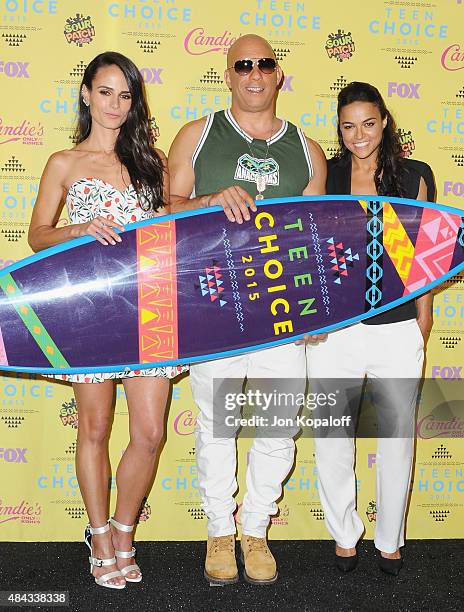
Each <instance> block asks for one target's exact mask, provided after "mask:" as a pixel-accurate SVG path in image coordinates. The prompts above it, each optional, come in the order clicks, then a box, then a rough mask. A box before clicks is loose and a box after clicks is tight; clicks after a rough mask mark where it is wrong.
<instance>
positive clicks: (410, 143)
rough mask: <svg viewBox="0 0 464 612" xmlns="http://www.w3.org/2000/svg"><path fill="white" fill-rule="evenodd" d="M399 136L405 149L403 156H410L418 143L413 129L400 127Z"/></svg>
mask: <svg viewBox="0 0 464 612" xmlns="http://www.w3.org/2000/svg"><path fill="white" fill-rule="evenodd" d="M398 136H399V139H400V144H401V148H402V150H403V156H404V157H409V156H410V155H412V152H413V151H414V149H415V148H416V143H415V142H414V138H413V136H412V132H411V130H408V131H406V130H403V129H401V128H398Z"/></svg>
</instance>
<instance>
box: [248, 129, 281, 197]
mask: <svg viewBox="0 0 464 612" xmlns="http://www.w3.org/2000/svg"><path fill="white" fill-rule="evenodd" d="M273 131H274V127H273V126H271V133H270V134H269V138H268V139H267V140H266V151H265V153H264V158H260V157H258V156H257V155H256V154H255V152H254V151H253V149H252V147H251V144H250V143H249V142H248V138H245V142H246V143H247V146H248V149H249V151H250V154H251V157H252V158H253V159H254V160H256V161H257V162H258V163H259V162H263V164H262V165H258V166H257V167H256V172H255V173H254V175H253V179H254V181H255V183H256V190H257V191H258V194H257V195H256V198H255V200H264V196H263V192H264V191H266V175H265V173H264V169H263V165H264V163H265V162H266V160H267V156H268V155H269V141H270V140H271V138H272V133H273Z"/></svg>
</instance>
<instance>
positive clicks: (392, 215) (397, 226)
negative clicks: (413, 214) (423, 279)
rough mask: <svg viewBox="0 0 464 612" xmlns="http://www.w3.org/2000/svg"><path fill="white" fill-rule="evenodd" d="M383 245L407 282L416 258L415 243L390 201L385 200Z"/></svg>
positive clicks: (404, 281) (402, 278)
mask: <svg viewBox="0 0 464 612" xmlns="http://www.w3.org/2000/svg"><path fill="white" fill-rule="evenodd" d="M383 246H384V247H385V250H386V251H387V253H388V255H389V257H390V259H391V260H392V262H393V264H394V266H395V268H396V271H397V272H398V275H399V277H400V278H401V280H402V281H403V283H404V284H406V281H407V280H408V276H409V272H410V270H411V263H412V260H413V259H414V245H413V243H412V242H411V240H410V238H409V236H408V234H407V233H406V230H405V229H404V227H403V224H402V223H401V221H400V219H399V217H398V215H397V214H396V212H395V210H394V208H393V206H392V205H391V204H390V203H389V202H385V205H384V207H383Z"/></svg>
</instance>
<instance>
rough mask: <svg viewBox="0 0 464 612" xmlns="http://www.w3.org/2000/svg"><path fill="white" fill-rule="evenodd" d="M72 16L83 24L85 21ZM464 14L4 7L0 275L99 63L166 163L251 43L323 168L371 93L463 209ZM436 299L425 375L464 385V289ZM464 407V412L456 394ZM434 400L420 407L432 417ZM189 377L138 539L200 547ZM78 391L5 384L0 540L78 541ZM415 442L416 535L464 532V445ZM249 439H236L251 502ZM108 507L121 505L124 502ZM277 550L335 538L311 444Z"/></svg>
mask: <svg viewBox="0 0 464 612" xmlns="http://www.w3.org/2000/svg"><path fill="white" fill-rule="evenodd" d="M76 11H79V12H78V13H77V12H76ZM463 19H464V2H463V1H462V0H436V1H435V2H434V3H430V2H428V1H423V0H416V1H415V2H414V3H411V2H409V1H406V0H404V1H402V0H400V1H399V2H397V1H394V2H393V1H392V2H384V1H382V0H371V1H370V2H363V1H361V0H355V1H351V2H336V3H334V2H324V1H322V0H312V1H303V2H296V1H294V0H246V1H245V0H236V1H234V2H229V3H225V2H224V3H223V2H221V3H218V2H215V1H213V0H132V1H130V0H128V1H126V2H111V1H109V0H101V1H100V2H95V1H94V0H81V1H80V2H69V1H64V0H1V2H0V84H1V92H2V95H1V107H0V108H1V110H0V181H1V183H0V184H1V199H0V226H1V228H0V266H2V267H3V266H6V265H8V264H10V263H12V262H14V261H16V260H18V259H21V258H23V257H25V256H27V255H29V254H30V250H29V247H28V245H27V240H26V234H27V226H28V222H29V219H30V215H31V210H32V207H33V205H34V201H35V198H36V195H37V189H38V183H39V177H40V174H41V171H42V168H43V166H44V164H45V162H46V160H47V157H48V156H49V155H50V154H51V153H52V152H53V151H55V150H58V149H63V148H68V147H70V146H72V142H71V133H72V127H73V120H74V113H75V110H76V103H77V99H78V84H79V81H80V78H81V76H82V73H83V70H84V68H85V66H86V64H87V63H88V62H89V60H90V59H91V58H92V57H94V56H95V55H96V54H97V53H100V52H102V51H105V50H109V49H111V50H116V51H120V52H122V53H124V54H126V55H128V56H129V57H130V58H131V59H133V60H134V61H135V63H136V64H137V65H138V66H139V68H140V70H141V73H142V75H143V77H144V80H145V82H146V85H147V90H148V94H149V98H150V105H151V109H152V114H153V116H154V117H156V121H157V123H158V125H159V128H160V137H159V141H158V145H159V146H160V147H161V148H163V149H164V150H165V151H167V150H168V149H169V145H170V143H171V141H172V139H173V137H174V135H175V134H176V132H177V131H178V130H179V128H180V127H181V126H182V125H183V124H184V123H185V122H187V121H189V120H192V119H195V118H198V117H201V116H202V115H204V114H206V113H209V112H212V111H214V110H218V109H221V108H223V107H226V106H228V105H229V104H230V95H229V92H228V90H227V88H226V87H225V85H224V82H223V80H222V75H223V70H224V67H225V53H226V52H227V49H228V47H229V46H230V44H232V42H233V41H234V40H235V39H236V38H237V37H238V36H240V35H242V34H245V33H249V32H257V33H258V34H261V35H262V36H264V37H266V38H268V39H269V40H270V41H271V43H272V45H273V47H274V49H275V52H276V55H277V57H278V59H279V61H280V63H281V65H282V67H283V70H284V72H285V81H284V84H283V87H282V91H281V93H280V95H279V101H278V114H279V115H280V116H285V117H286V118H288V119H289V120H291V121H293V122H294V123H296V124H297V125H299V126H301V127H302V128H303V129H304V130H305V132H306V134H307V135H308V136H310V137H312V138H314V139H316V140H317V141H318V142H319V143H321V145H322V147H323V148H324V150H325V151H326V153H327V156H330V155H331V154H332V153H333V152H334V150H335V146H336V145H335V130H334V124H335V110H336V96H337V93H338V91H339V90H340V88H341V87H343V85H344V84H346V83H347V82H349V81H352V80H365V81H370V82H372V83H374V84H375V85H376V86H377V87H378V88H379V89H380V91H381V92H382V94H383V95H384V96H385V99H386V101H387V103H388V105H389V107H390V108H391V110H392V111H393V113H394V115H395V116H396V118H397V121H398V124H399V127H400V130H401V137H402V141H403V146H404V149H405V151H406V153H407V154H412V155H413V156H414V157H417V158H419V159H424V160H426V161H427V162H429V163H430V164H431V165H432V166H433V169H434V171H435V175H436V179H437V187H438V200H439V201H440V202H442V203H444V204H451V205H454V206H460V207H461V208H464V206H463V204H464V201H463V196H464V177H463V172H462V168H463V166H464V114H463V99H464V38H463V33H462V23H463ZM454 281H455V282H454V283H451V282H449V283H447V285H446V287H442V288H440V290H439V291H437V292H436V295H435V302H434V309H435V324H434V330H433V334H432V337H431V341H430V343H429V348H428V356H427V369H426V373H427V376H430V377H431V376H432V375H433V376H434V377H436V378H442V379H448V378H452V377H453V376H454V377H455V378H459V377H460V376H461V370H460V368H461V365H462V364H463V362H464V360H463V356H464V342H462V340H463V337H464V335H463V327H462V326H463V310H464V307H463V288H464V280H462V279H458V278H455V279H454ZM454 399H457V400H459V399H461V400H462V398H459V397H457V398H454ZM434 401H435V400H434V399H433V398H430V397H424V396H423V397H422V407H423V408H425V409H430V408H433V407H434V404H433V402H434ZM195 417H196V407H195V405H194V403H193V401H192V398H191V394H190V389H189V382H188V378H187V377H186V378H184V379H183V380H181V381H180V382H178V383H177V384H176V385H174V387H173V392H172V401H171V405H170V413H169V418H168V420H167V425H166V431H167V442H166V445H165V447H164V450H163V453H162V456H161V459H160V463H159V469H158V474H157V477H156V481H155V484H154V487H153V489H152V491H151V493H150V495H149V497H148V499H147V501H146V504H145V506H144V509H143V512H142V515H141V526H140V528H139V530H138V537H139V539H161V540H170V539H187V540H188V539H192V540H193V539H201V538H203V537H204V536H205V517H204V514H203V512H202V510H201V509H200V499H199V493H198V487H197V479H196V468H195V455H194V437H193V429H194V425H195ZM76 426H77V419H76V407H75V403H74V400H73V394H72V389H71V387H70V386H68V385H66V384H58V383H54V382H53V381H50V380H46V379H43V378H40V377H34V376H31V377H26V376H24V377H22V376H18V377H15V376H9V375H8V376H2V377H1V378H0V447H1V448H0V478H1V481H0V482H1V486H0V539H1V540H26V541H27V540H76V539H79V538H81V534H82V527H83V525H84V524H85V520H86V516H85V510H84V506H83V503H82V499H81V496H80V494H79V489H78V485H77V481H76V476H75V472H74V451H75V438H76ZM434 433H436V432H430V431H429V430H428V429H427V428H426V426H425V424H424V425H423V426H421V429H420V430H419V439H418V444H417V458H416V465H415V473H414V483H413V493H412V500H411V504H410V509H409V519H408V535H409V537H412V538H442V537H452V538H456V537H462V536H463V535H464V520H463V518H464V513H463V497H464V476H463V466H464V450H463V445H462V439H461V440H459V439H454V440H453V439H449V438H448V437H446V438H445V437H440V436H438V437H431V436H433V435H434ZM126 443H127V411H126V405H125V401H124V391H123V389H122V386H121V385H118V387H117V401H116V417H115V423H114V431H113V436H112V439H111V456H112V460H113V462H115V461H116V460H117V459H118V458H119V457H120V456H121V453H122V451H123V449H124V447H125V445H126ZM248 444H249V441H247V440H245V441H240V468H241V469H240V479H239V481H240V487H241V488H240V491H239V493H238V496H237V501H238V503H240V501H241V499H242V495H243V482H244V481H243V467H244V463H245V461H246V450H247V446H248ZM375 446H376V443H375V440H372V441H371V440H361V441H359V442H358V448H357V473H358V506H359V509H360V512H361V514H362V515H363V516H364V520H365V523H366V526H367V527H366V528H367V537H372V533H373V528H374V526H375V517H376V514H375ZM113 497H114V496H113ZM279 508H280V514H279V516H278V517H276V518H275V519H273V521H272V523H273V524H272V527H271V529H270V537H271V538H276V539H285V538H289V539H298V538H326V537H327V533H326V530H325V528H324V525H323V512H322V510H321V506H320V503H319V499H318V494H317V488H316V469H315V464H314V457H313V449H312V442H311V440H308V439H305V440H299V442H298V452H297V458H296V463H295V469H294V471H293V473H292V474H291V476H290V478H289V480H288V482H287V484H286V486H285V494H284V497H283V499H282V500H281V501H280V503H279Z"/></svg>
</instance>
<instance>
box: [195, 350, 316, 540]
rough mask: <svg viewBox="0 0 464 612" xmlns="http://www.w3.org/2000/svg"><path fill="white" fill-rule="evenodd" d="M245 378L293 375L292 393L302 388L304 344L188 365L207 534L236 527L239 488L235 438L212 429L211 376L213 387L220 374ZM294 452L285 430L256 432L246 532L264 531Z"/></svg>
mask: <svg viewBox="0 0 464 612" xmlns="http://www.w3.org/2000/svg"><path fill="white" fill-rule="evenodd" d="M245 377H247V378H258V379H259V378H272V379H278V378H281V379H288V378H291V379H295V380H294V381H292V384H293V383H294V384H293V387H294V388H293V391H294V393H303V392H304V389H305V383H306V381H305V377H306V363H305V348H304V346H296V345H295V344H286V345H283V346H277V347H273V348H270V349H265V350H262V351H257V352H254V353H249V354H247V355H239V356H236V357H228V358H225V359H218V360H215V361H208V362H206V363H201V364H198V365H192V366H190V383H191V386H192V393H193V398H194V400H195V402H196V403H197V405H198V408H199V415H198V419H197V427H196V431H195V435H196V460H197V467H198V486H199V489H200V493H201V497H202V501H203V505H202V507H203V509H204V511H205V513H206V515H207V517H208V534H209V535H210V536H223V535H230V534H233V533H235V532H236V527H235V521H234V517H233V513H234V511H235V509H236V503H235V500H234V495H235V493H236V491H237V480H236V477H235V473H236V467H237V459H236V440H235V437H228V438H221V437H217V435H214V432H213V402H214V397H213V379H214V382H215V386H214V388H215V390H216V389H217V387H218V386H219V385H220V384H221V381H223V380H224V379H229V378H234V379H241V380H244V379H245ZM296 379H298V380H296ZM292 435H293V434H292ZM294 454H295V444H294V441H293V438H291V437H289V436H288V435H287V436H286V437H281V438H277V437H268V438H266V437H259V436H257V437H255V439H254V441H253V445H252V447H251V450H250V453H249V455H248V465H247V472H246V486H247V492H246V494H245V496H244V499H243V506H242V509H241V523H242V532H243V533H244V534H246V535H252V536H255V537H258V538H263V537H265V536H266V529H267V527H268V524H269V517H270V515H273V514H276V512H277V510H278V508H277V504H276V500H277V499H279V497H280V496H281V494H282V482H283V481H284V480H285V478H286V477H287V475H288V473H289V472H290V470H291V468H292V466H293V461H294Z"/></svg>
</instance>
